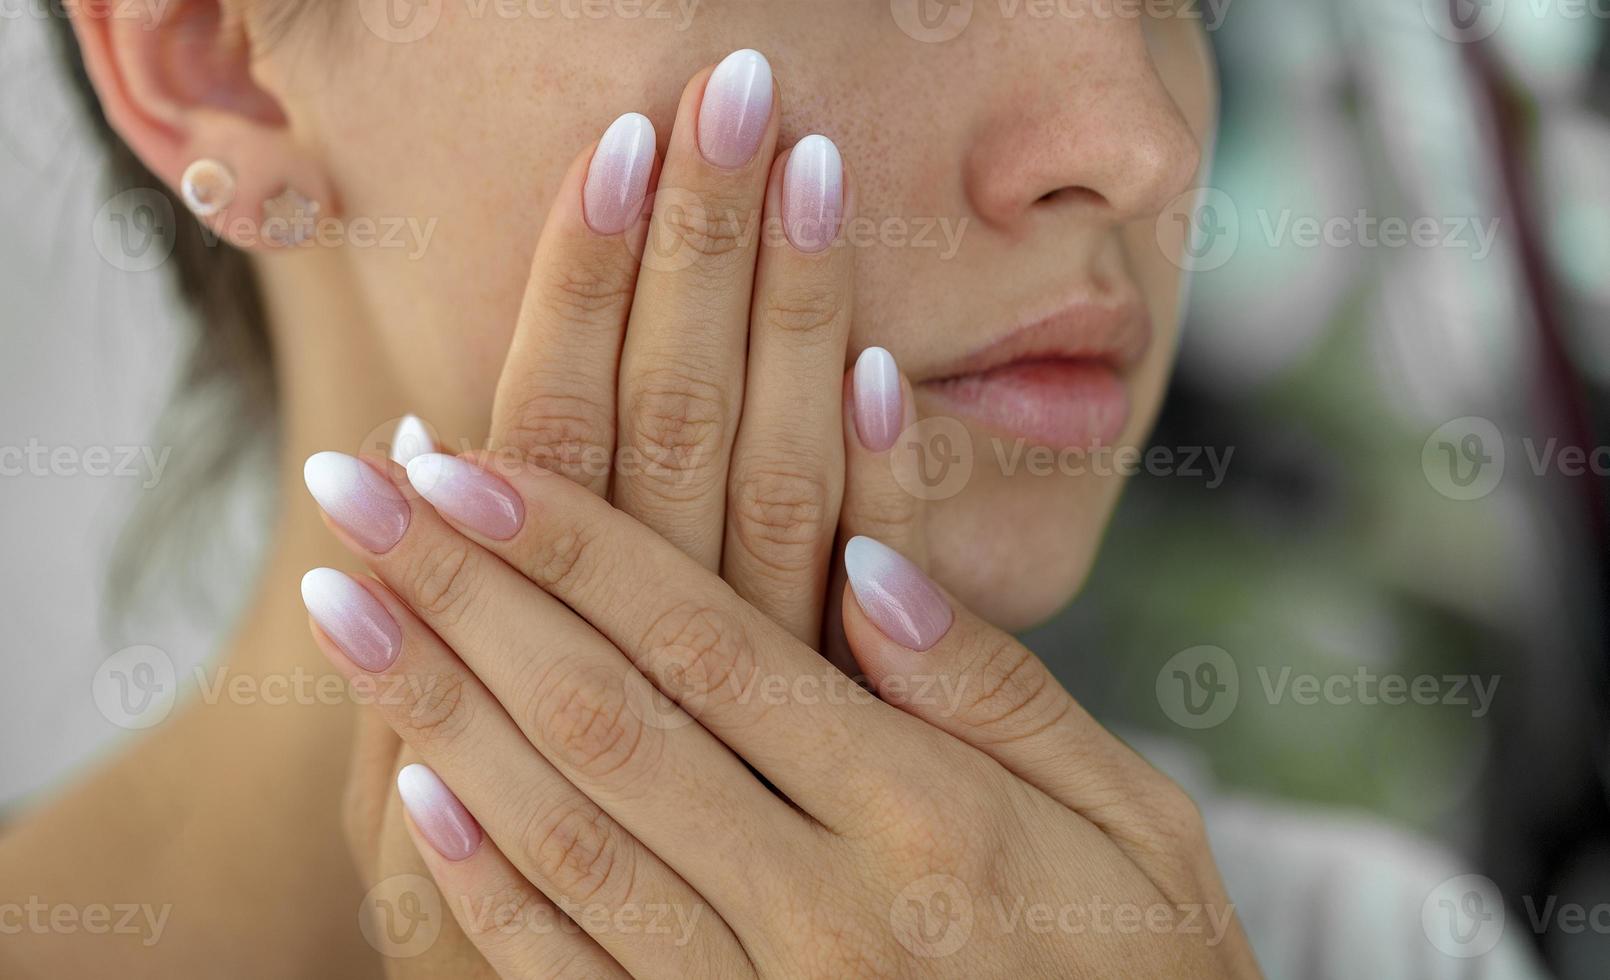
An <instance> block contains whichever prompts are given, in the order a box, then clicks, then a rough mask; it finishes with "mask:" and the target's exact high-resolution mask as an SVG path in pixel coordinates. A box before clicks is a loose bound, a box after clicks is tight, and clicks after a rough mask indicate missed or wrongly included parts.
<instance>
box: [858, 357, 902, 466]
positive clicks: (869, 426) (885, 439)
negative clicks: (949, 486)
mask: <svg viewBox="0 0 1610 980" xmlns="http://www.w3.org/2000/svg"><path fill="white" fill-rule="evenodd" d="M905 417H906V412H905V405H904V403H903V399H902V398H901V394H900V368H899V367H897V366H895V363H894V355H893V354H890V353H889V352H888V351H886V350H884V349H883V348H882V347H868V348H867V349H866V350H864V351H862V352H861V356H860V357H858V358H856V359H855V431H856V434H857V435H859V436H860V437H861V445H863V446H865V447H866V448H867V451H868V452H874V453H886V452H888V451H889V450H890V449H892V448H894V443H895V440H896V439H898V438H900V423H901V422H903V421H905Z"/></svg>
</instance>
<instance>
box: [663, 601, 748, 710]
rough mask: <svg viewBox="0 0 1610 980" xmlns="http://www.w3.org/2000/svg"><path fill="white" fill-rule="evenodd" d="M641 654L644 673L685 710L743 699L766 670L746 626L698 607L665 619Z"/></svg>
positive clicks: (684, 607) (690, 605)
mask: <svg viewBox="0 0 1610 980" xmlns="http://www.w3.org/2000/svg"><path fill="white" fill-rule="evenodd" d="M639 649H641V650H644V651H646V656H645V657H644V659H643V662H642V666H643V671H644V673H645V674H647V675H648V676H649V678H650V679H651V680H653V681H654V682H655V684H656V685H657V686H659V688H660V689H661V690H663V691H665V692H667V694H668V695H669V696H670V697H671V698H672V699H673V700H675V701H677V702H678V703H680V704H682V705H683V706H684V707H687V706H689V705H696V706H707V705H708V704H709V703H710V702H712V701H719V700H720V699H723V698H726V699H734V698H737V697H739V696H740V695H741V694H742V692H745V691H748V690H750V689H751V685H752V684H753V682H754V680H755V679H756V675H757V674H758V672H759V670H760V664H759V661H758V659H757V658H756V656H755V649H754V646H753V644H751V643H750V642H749V639H748V636H747V635H746V631H745V630H744V629H743V627H742V626H741V625H740V624H739V623H738V622H737V621H736V620H734V619H733V618H732V617H731V616H730V615H728V614H726V613H723V612H720V611H718V610H715V609H712V608H710V607H708V606H705V605H701V604H698V603H684V604H681V605H678V606H676V607H675V608H673V609H671V610H670V611H669V612H666V613H664V614H663V615H661V616H660V617H659V618H658V619H656V620H655V621H654V623H653V624H651V625H650V627H649V629H648V631H647V635H646V636H645V637H644V640H643V643H642V644H641V645H640V646H639Z"/></svg>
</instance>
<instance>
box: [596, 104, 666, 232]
mask: <svg viewBox="0 0 1610 980" xmlns="http://www.w3.org/2000/svg"><path fill="white" fill-rule="evenodd" d="M653 170H654V124H653V123H651V122H649V121H648V117H647V116H644V115H641V114H640V113H636V112H628V113H627V114H626V115H624V116H621V117H620V118H619V119H617V120H615V121H614V122H612V123H610V124H609V128H608V129H606V130H604V135H603V138H602V139H600V140H599V141H598V149H597V150H595V151H593V160H592V163H590V164H589V165H588V167H587V183H586V186H584V187H583V188H582V192H581V203H582V210H583V211H584V212H585V213H586V216H587V227H589V228H591V229H592V230H593V231H596V232H598V234H600V235H618V234H620V233H621V232H623V231H625V230H626V229H628V228H630V227H632V225H633V224H635V223H636V222H637V218H638V216H639V215H640V214H642V213H643V200H644V198H645V197H647V195H648V178H649V174H650V173H652V172H653Z"/></svg>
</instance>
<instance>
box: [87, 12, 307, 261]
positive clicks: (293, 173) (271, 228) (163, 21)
mask: <svg viewBox="0 0 1610 980" xmlns="http://www.w3.org/2000/svg"><path fill="white" fill-rule="evenodd" d="M232 2H233V0H154V2H152V3H146V4H139V3H127V2H124V0H79V2H76V3H71V4H67V5H66V6H67V8H68V9H69V11H70V15H71V17H72V23H73V30H74V33H75V34H76V35H77V37H78V43H79V46H80V48H81V49H82V51H83V55H84V66H85V69H86V71H87V72H88V73H89V78H90V81H91V82H92V83H93V84H94V86H95V91H96V94H97V95H98V96H99V98H100V101H101V108H102V110H103V111H104V112H105V114H106V119H107V122H108V123H109V124H110V125H111V127H112V128H113V129H114V130H115V131H116V132H117V133H118V135H119V136H121V137H122V138H123V141H124V142H125V143H127V144H128V145H129V147H130V149H132V150H133V151H134V152H135V154H136V155H138V156H139V157H140V159H141V160H142V161H143V162H144V163H145V165H146V166H147V167H148V168H149V169H150V170H151V172H152V173H154V174H156V175H157V176H158V177H160V178H161V179H162V180H163V181H164V182H165V183H166V184H167V185H168V186H169V187H170V188H172V189H174V190H175V191H178V192H179V193H180V197H181V199H182V200H186V201H187V202H190V203H191V204H192V211H193V212H195V214H196V216H197V218H198V219H200V220H202V221H203V222H204V223H205V224H206V225H208V226H209V227H210V228H211V229H212V230H213V232H214V233H216V234H217V235H219V236H220V237H222V238H223V239H225V240H226V241H228V242H230V243H231V244H233V245H236V246H237V247H240V248H246V249H252V248H276V247H284V246H286V245H294V244H301V243H302V241H303V240H304V239H305V238H307V237H309V235H310V233H311V231H312V230H313V229H312V222H313V219H315V218H316V217H317V216H318V214H319V211H320V210H321V205H322V209H323V210H324V211H326V212H328V210H329V207H330V201H331V194H330V189H329V187H328V183H327V181H326V178H325V176H324V173H323V170H322V168H321V167H319V166H318V164H317V162H316V161H314V160H312V159H311V158H310V157H309V156H308V155H307V153H306V152H305V151H304V150H303V148H302V147H300V146H299V145H297V144H296V143H295V142H294V140H293V138H292V135H291V129H290V127H289V125H288V123H287V119H286V114H285V112H284V110H283V108H282V107H281V105H280V103H279V101H278V99H277V98H276V97H275V96H274V94H273V93H271V92H269V91H268V90H266V89H264V88H263V87H262V86H261V85H259V84H258V82H257V81H256V79H255V78H254V77H253V74H252V59H253V57H254V56H260V55H261V52H255V51H253V49H252V45H253V39H252V37H251V36H250V34H249V32H248V31H247V30H246V27H245V24H244V22H243V21H242V20H241V18H240V16H239V14H238V12H237V11H235V10H233V9H231V6H229V5H228V4H231V3H232ZM198 161H210V162H212V163H214V164H216V165H219V166H221V168H222V170H223V173H224V174H226V175H227V176H228V177H229V178H230V180H229V182H230V183H231V184H232V188H231V190H230V193H229V194H228V195H227V199H225V200H223V203H221V204H219V203H218V200H219V199H216V198H214V199H210V201H209V203H208V205H207V206H205V207H202V208H197V207H195V206H194V204H195V202H196V200H197V198H196V196H195V195H194V194H193V193H187V192H186V191H187V187H186V182H185V180H184V176H185V173H186V171H187V170H191V171H192V173H194V172H195V171H194V170H193V165H195V164H197V162H198ZM202 169H203V171H204V172H207V173H209V174H210V175H211V177H212V179H213V180H214V184H213V186H215V187H216V181H217V179H218V173H219V171H218V169H217V167H203V168H202ZM191 189H193V188H191ZM287 201H289V202H291V203H292V204H293V205H294V206H293V207H292V209H291V211H290V213H287V212H286V202H287ZM265 202H272V203H271V205H270V208H269V211H270V213H269V214H266V215H265V213H264V204H265ZM303 202H306V203H307V204H308V205H309V206H307V207H302V206H301V205H302V203H303ZM265 219H270V220H265Z"/></svg>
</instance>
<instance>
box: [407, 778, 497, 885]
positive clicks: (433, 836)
mask: <svg viewBox="0 0 1610 980" xmlns="http://www.w3.org/2000/svg"><path fill="white" fill-rule="evenodd" d="M397 793H398V795H400V796H401V797H402V801H403V806H404V807H405V808H406V809H407V810H408V815H409V816H410V817H412V818H413V820H414V826H416V827H418V828H419V833H420V834H421V835H422V836H423V837H424V838H425V839H426V840H427V841H430V846H431V847H434V848H435V849H436V853H438V854H440V855H441V856H442V857H444V858H446V859H447V860H449V861H462V860H464V859H465V858H467V857H469V856H470V855H471V854H474V853H475V851H476V849H477V848H479V847H480V846H481V838H482V833H481V825H480V824H478V823H476V822H475V818H474V817H472V816H470V811H468V810H466V809H464V804H462V803H460V802H459V801H458V797H456V796H454V795H453V791H452V790H450V789H448V788H447V784H446V783H444V782H442V780H441V777H440V776H438V775H436V773H434V772H432V771H431V770H430V768H429V767H427V766H422V765H420V764H419V763H417V762H416V763H414V764H413V765H409V766H403V767H402V771H401V772H399V773H397Z"/></svg>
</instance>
